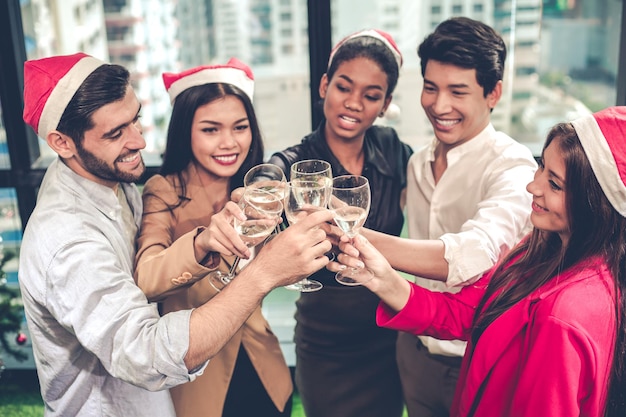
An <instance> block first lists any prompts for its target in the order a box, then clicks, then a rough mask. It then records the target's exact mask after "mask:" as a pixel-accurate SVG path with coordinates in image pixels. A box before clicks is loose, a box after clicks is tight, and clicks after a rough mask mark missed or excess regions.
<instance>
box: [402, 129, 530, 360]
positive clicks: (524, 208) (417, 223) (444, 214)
mask: <svg viewBox="0 0 626 417" xmlns="http://www.w3.org/2000/svg"><path fill="white" fill-rule="evenodd" d="M436 145H437V140H436V139H434V140H433V142H432V143H431V144H430V145H428V146H426V147H424V148H422V149H421V150H419V151H418V152H416V153H415V154H413V156H412V157H411V159H410V161H409V166H408V176H407V222H408V231H409V237H410V238H412V239H441V240H442V241H443V243H444V245H445V259H446V261H447V262H448V268H449V270H448V278H447V281H446V282H445V283H443V282H440V281H435V280H430V279H424V278H419V277H416V279H415V282H416V283H417V284H419V285H420V286H422V287H425V288H428V289H430V290H433V291H450V292H457V291H459V290H460V287H462V286H464V285H468V284H470V283H472V282H474V281H475V280H476V279H478V277H480V275H482V273H483V272H485V271H486V270H488V269H489V268H491V267H492V266H493V265H494V264H495V263H496V261H497V260H498V259H499V258H500V257H501V256H502V255H504V254H506V252H507V251H508V250H509V249H510V248H511V247H512V246H513V245H515V244H516V243H517V242H518V241H519V240H520V239H521V238H522V237H523V236H524V235H525V234H526V233H528V231H529V230H530V228H531V224H530V211H531V201H532V197H531V195H530V194H529V193H528V192H527V191H526V185H528V183H529V182H531V181H532V179H533V176H534V173H535V170H536V169H537V164H536V162H535V160H534V158H533V155H532V153H531V152H530V150H529V149H528V148H527V147H525V146H523V145H521V144H520V143H518V142H516V141H515V140H513V139H511V138H510V137H509V136H507V135H506V134H504V133H502V132H497V131H496V130H495V129H494V127H493V125H491V124H489V125H488V126H487V127H486V128H485V129H483V131H482V132H480V133H479V134H478V135H477V136H476V137H474V138H472V139H470V140H469V141H467V142H466V143H464V144H461V145H459V146H457V147H455V148H453V149H451V150H449V151H448V154H447V168H446V170H445V171H444V173H443V175H442V176H441V178H440V179H439V182H437V183H436V184H435V178H434V175H433V171H432V162H433V161H434V160H435V147H436ZM420 340H421V341H422V343H423V344H424V345H425V346H427V347H428V349H429V351H430V353H434V354H440V355H447V356H462V355H463V354H464V352H465V342H462V341H459V340H453V341H442V340H437V339H434V338H432V337H426V336H420Z"/></svg>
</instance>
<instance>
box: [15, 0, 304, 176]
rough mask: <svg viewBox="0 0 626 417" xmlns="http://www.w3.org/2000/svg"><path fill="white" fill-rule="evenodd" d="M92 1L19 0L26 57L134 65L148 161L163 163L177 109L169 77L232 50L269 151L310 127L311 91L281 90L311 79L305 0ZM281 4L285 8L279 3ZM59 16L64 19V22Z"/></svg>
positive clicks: (42, 147) (216, 60) (45, 153)
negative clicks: (250, 84) (249, 76)
mask: <svg viewBox="0 0 626 417" xmlns="http://www.w3.org/2000/svg"><path fill="white" fill-rule="evenodd" d="M88 3H92V2H91V1H85V0H83V1H82V2H81V1H80V0H77V1H73V2H21V7H22V19H23V27H24V34H25V37H26V42H27V54H28V58H29V59H33V58H40V57H44V56H49V55H55V54H71V53H75V52H77V51H79V50H82V51H84V52H86V53H88V54H91V55H93V56H95V57H97V58H99V59H102V60H104V61H108V62H113V63H116V64H121V65H123V66H125V67H126V68H128V69H129V70H130V71H131V74H132V82H133V87H134V88H135V91H136V93H137V95H138V97H139V99H140V100H141V102H142V119H141V120H142V124H143V125H144V136H145V138H146V142H147V146H146V149H145V151H144V157H145V160H146V163H147V164H148V165H149V166H158V165H159V164H160V162H161V159H160V155H161V154H162V152H163V148H164V146H165V140H166V132H167V124H168V121H169V114H170V112H171V106H170V102H169V97H168V96H167V93H166V92H165V89H164V87H163V83H162V80H161V74H162V73H163V72H176V71H182V70H184V69H187V68H190V67H193V66H197V65H201V64H214V63H225V62H226V61H228V59H229V58H231V57H233V56H234V57H237V58H239V59H240V60H242V61H243V62H245V63H247V64H249V65H250V66H251V67H252V70H253V71H254V73H255V80H256V85H255V87H256V88H255V97H254V104H255V109H256V111H257V116H258V118H259V123H260V125H261V129H262V132H263V134H264V138H265V145H266V146H265V148H266V150H267V153H268V155H267V156H269V153H271V152H274V151H277V150H281V149H283V148H285V147H287V146H289V145H292V144H294V143H297V142H299V141H300V139H301V138H302V137H303V136H304V135H305V134H306V133H308V132H309V131H310V130H311V116H310V113H311V111H310V99H309V90H308V89H306V88H299V89H289V90H288V91H287V92H285V93H282V92H281V91H280V88H279V85H280V83H281V82H283V81H285V80H287V81H289V82H293V83H297V84H298V85H305V84H307V82H308V74H309V61H308V60H309V51H308V38H307V4H306V2H303V1H293V2H290V1H287V0H250V1H248V2H245V3H239V2H234V1H221V2H207V1H204V0H179V1H176V2H145V1H139V0H103V1H102V3H101V4H102V6H100V4H98V3H97V2H93V4H92V7H87V6H86V4H88ZM148 5H149V7H148ZM278 5H282V6H283V11H281V12H277V11H276V10H275V8H273V7H272V6H278ZM284 6H290V7H289V8H288V9H285V8H284ZM72 7H75V8H74V9H72ZM60 20H62V21H63V24H62V25H58V24H56V22H58V21H60ZM164 22H168V23H172V22H173V23H175V24H164ZM81 23H82V24H81ZM40 151H41V153H42V154H43V156H44V159H45V162H43V163H41V164H40V165H42V166H46V165H47V163H49V161H50V160H51V159H52V157H53V156H54V155H53V154H52V153H51V151H50V150H49V148H48V146H47V145H46V144H45V142H43V141H41V142H40Z"/></svg>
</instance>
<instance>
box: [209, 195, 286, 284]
mask: <svg viewBox="0 0 626 417" xmlns="http://www.w3.org/2000/svg"><path fill="white" fill-rule="evenodd" d="M239 207H240V208H241V210H242V211H243V214H244V215H245V216H246V219H245V220H240V219H239V218H237V217H235V219H234V221H233V227H234V229H235V230H236V231H237V233H238V234H239V236H240V237H241V240H242V241H243V242H244V243H245V244H246V246H248V247H249V248H251V247H253V246H256V245H258V244H259V243H261V242H263V241H264V240H265V239H266V238H267V237H268V236H269V235H270V234H271V233H272V231H273V230H274V228H275V227H276V222H277V219H278V217H279V216H280V215H281V213H282V211H283V203H282V200H281V199H279V198H278V197H277V196H276V195H275V194H272V193H269V192H267V191H265V190H263V189H261V188H248V189H246V190H245V191H244V193H243V195H242V197H241V199H240V200H239ZM239 261H240V258H239V257H238V256H237V257H236V258H235V261H234V262H233V264H232V266H231V267H230V270H229V271H228V273H224V272H222V271H213V272H211V273H210V274H209V282H210V284H211V285H212V286H213V288H215V289H216V290H218V291H221V290H222V289H223V288H224V287H225V286H226V285H228V283H230V282H231V281H232V280H233V278H235V276H236V271H237V266H238V264H239Z"/></svg>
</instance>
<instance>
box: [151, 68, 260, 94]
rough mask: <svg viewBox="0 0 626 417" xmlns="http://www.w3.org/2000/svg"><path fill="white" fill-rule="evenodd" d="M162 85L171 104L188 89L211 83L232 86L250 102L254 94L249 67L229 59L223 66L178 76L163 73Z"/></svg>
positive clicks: (192, 71) (252, 76)
mask: <svg viewBox="0 0 626 417" xmlns="http://www.w3.org/2000/svg"><path fill="white" fill-rule="evenodd" d="M163 83H164V84H165V89H166V90H167V92H168V94H169V96H170V101H171V102H172V104H173V103H174V100H176V97H177V96H178V95H179V94H180V93H182V92H183V91H185V90H187V89H188V88H191V87H195V86H198V85H204V84H212V83H225V84H231V85H234V86H235V87H238V88H239V89H241V90H242V91H243V92H244V93H245V94H246V95H247V96H248V98H249V99H250V101H252V95H253V94H254V74H253V73H252V70H251V69H250V67H248V66H247V65H246V64H244V63H243V62H241V61H239V60H238V59H237V58H231V59H230V60H229V61H228V62H227V63H226V64H224V65H222V64H218V65H202V66H199V67H195V68H191V69H188V70H186V71H183V72H181V73H178V74H175V73H171V72H166V73H163Z"/></svg>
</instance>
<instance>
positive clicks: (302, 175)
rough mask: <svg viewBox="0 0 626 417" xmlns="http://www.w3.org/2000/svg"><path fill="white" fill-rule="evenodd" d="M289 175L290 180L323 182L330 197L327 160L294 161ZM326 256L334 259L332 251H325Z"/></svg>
mask: <svg viewBox="0 0 626 417" xmlns="http://www.w3.org/2000/svg"><path fill="white" fill-rule="evenodd" d="M290 175H291V179H292V180H293V179H305V180H308V181H317V182H319V183H320V184H325V187H326V191H327V196H326V200H328V199H329V198H330V190H331V188H332V185H333V171H332V168H331V166H330V163H329V162H327V161H324V160H322V159H305V160H302V161H298V162H294V163H293V164H292V165H291V169H290ZM324 207H326V206H324ZM326 256H328V259H330V260H331V261H334V260H335V253H334V252H333V251H330V252H328V253H326Z"/></svg>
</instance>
